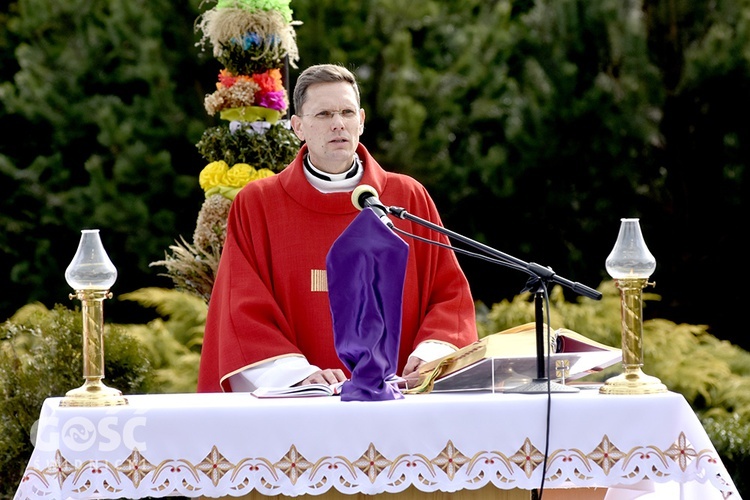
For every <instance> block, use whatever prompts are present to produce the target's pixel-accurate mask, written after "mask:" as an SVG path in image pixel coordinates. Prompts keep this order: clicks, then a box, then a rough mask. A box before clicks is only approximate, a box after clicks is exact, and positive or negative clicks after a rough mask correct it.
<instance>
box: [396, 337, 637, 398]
mask: <svg viewBox="0 0 750 500" xmlns="http://www.w3.org/2000/svg"><path fill="white" fill-rule="evenodd" d="M543 338H544V339H546V338H547V327H546V325H545V326H544V336H543ZM549 346H551V347H552V353H551V354H549V350H550V349H549V348H548V347H545V357H544V359H543V363H544V368H543V369H544V373H546V372H547V362H548V358H549V366H550V371H551V376H550V377H549V378H550V379H552V380H561V381H563V382H565V381H568V380H575V379H578V378H581V377H584V376H586V375H589V374H591V373H594V372H597V371H601V370H602V369H604V368H606V367H608V366H611V365H614V364H615V363H617V362H619V361H622V351H621V350H620V349H617V348H615V347H610V346H607V345H604V344H602V343H599V342H596V341H594V340H591V339H590V338H588V337H585V336H584V335H581V334H580V333H577V332H574V331H572V330H568V329H566V328H559V329H556V330H551V336H550V341H549ZM538 373H539V372H538V366H537V355H536V324H535V323H526V324H524V325H520V326H517V327H514V328H510V329H508V330H503V331H502V332H498V333H494V334H492V335H487V336H486V337H484V338H482V339H480V340H478V341H477V342H474V343H473V344H470V345H468V346H466V347H464V348H462V349H459V350H457V351H456V352H454V353H451V354H449V355H448V356H444V357H442V358H439V359H436V360H434V361H430V362H428V363H425V364H424V365H422V367H421V368H420V370H419V388H418V389H414V390H410V391H409V392H430V391H433V392H448V391H488V390H489V391H499V392H502V391H503V390H504V389H511V388H513V387H517V386H519V385H522V384H527V383H529V382H531V381H532V380H533V379H535V378H537V375H538Z"/></svg>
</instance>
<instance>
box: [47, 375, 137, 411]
mask: <svg viewBox="0 0 750 500" xmlns="http://www.w3.org/2000/svg"><path fill="white" fill-rule="evenodd" d="M127 404H128V400H127V399H126V398H125V397H123V395H122V392H120V391H118V390H117V389H113V388H112V387H107V386H106V385H104V384H103V383H102V382H101V381H100V380H95V381H94V380H87V381H86V382H85V383H84V384H83V385H82V386H81V387H79V388H77V389H71V390H69V391H68V392H67V393H65V397H64V398H63V399H62V401H60V406H71V407H81V406H123V405H127Z"/></svg>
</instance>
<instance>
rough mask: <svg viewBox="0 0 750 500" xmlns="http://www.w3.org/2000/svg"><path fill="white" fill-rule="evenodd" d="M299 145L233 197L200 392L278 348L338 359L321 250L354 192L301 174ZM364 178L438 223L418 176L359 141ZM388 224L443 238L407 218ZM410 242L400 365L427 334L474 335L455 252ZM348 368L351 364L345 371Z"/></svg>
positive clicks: (322, 361) (459, 342) (330, 361)
mask: <svg viewBox="0 0 750 500" xmlns="http://www.w3.org/2000/svg"><path fill="white" fill-rule="evenodd" d="M306 151H307V148H306V146H303V147H302V149H301V150H300V153H299V154H298V155H297V158H296V159H295V160H294V161H293V162H292V163H291V164H290V165H289V166H288V167H287V168H285V169H284V170H283V171H282V172H281V173H279V174H277V175H275V176H272V177H267V178H265V179H260V180H257V181H253V182H251V183H249V184H248V185H247V186H245V188H243V189H242V190H241V191H240V192H239V193H238V194H237V197H236V198H235V200H234V202H233V203H232V207H231V210H230V213H229V217H228V220H227V237H226V241H225V244H224V249H223V252H222V256H221V262H220V264H219V270H218V273H217V276H216V281H215V283H214V288H213V292H212V294H211V300H210V302H209V309H208V317H207V320H206V330H205V335H204V339H203V347H202V352H201V363H200V371H199V377H198V392H219V391H222V390H224V391H230V390H231V389H230V387H229V381H228V379H229V377H230V376H231V375H234V374H235V373H239V372H240V371H242V370H244V369H245V368H248V367H251V366H255V365H258V364H260V363H263V362H265V361H270V360H272V359H276V358H280V357H284V356H304V357H305V358H306V359H307V360H308V362H310V363H311V364H313V365H316V366H318V367H319V368H321V369H327V368H341V369H343V370H344V371H345V372H346V371H347V370H346V368H345V367H344V365H343V364H342V363H341V361H340V360H339V359H338V356H337V354H336V349H335V346H334V340H333V326H332V320H331V311H330V305H329V301H328V292H327V280H326V255H327V254H328V251H329V249H330V248H331V245H332V244H333V242H334V241H335V240H336V238H337V237H338V236H339V235H340V234H341V233H342V232H343V231H344V230H345V229H346V228H347V226H348V225H349V224H350V223H351V222H352V220H353V219H354V218H355V217H356V216H357V215H358V214H359V210H357V208H356V207H354V205H353V204H352V201H351V193H328V194H324V193H321V192H320V191H318V190H317V189H315V188H314V187H313V186H312V185H310V183H309V182H308V181H307V179H306V178H305V174H304V171H303V168H304V167H303V165H302V159H303V158H304V155H305V153H306ZM357 154H358V155H359V158H360V159H361V160H362V164H363V166H364V176H363V177H362V181H361V183H362V184H368V185H370V186H373V187H374V188H375V189H376V190H377V192H378V193H380V200H381V201H382V202H383V203H384V204H386V205H396V206H399V207H403V208H405V209H406V210H407V211H408V212H409V213H411V214H412V215H416V216H418V217H420V218H423V219H426V220H429V221H431V222H433V223H436V224H439V223H440V217H439V215H438V212H437V209H436V207H435V204H434V203H433V201H432V199H431V198H430V196H429V194H428V193H427V191H426V190H425V188H424V187H423V186H422V185H421V184H420V183H418V182H417V181H416V180H415V179H413V178H411V177H407V176H405V175H401V174H396V173H392V172H386V171H385V170H383V168H381V167H380V165H378V163H377V162H376V161H375V159H374V158H373V157H372V156H370V154H369V153H368V152H367V150H366V149H365V147H364V146H362V145H361V144H360V145H359V147H358V149H357ZM393 222H394V224H395V225H396V226H397V227H399V228H401V229H403V230H405V231H408V232H410V233H412V234H417V235H419V236H422V237H424V238H429V239H433V240H439V241H441V242H443V243H448V239H447V237H445V236H443V235H440V234H437V233H435V232H434V231H431V230H429V229H428V228H425V227H423V226H421V225H419V224H416V223H414V222H411V221H406V220H401V219H395V220H394V221H393ZM404 240H405V241H406V242H407V243H408V244H409V258H408V262H407V270H406V279H405V283H404V295H403V310H402V327H401V344H400V348H399V361H398V373H399V374H400V373H401V371H402V370H403V367H404V365H405V364H406V360H407V358H408V357H409V355H410V354H411V353H412V352H413V350H414V349H415V348H416V346H417V345H418V344H419V343H420V342H423V341H425V340H436V341H442V342H446V343H448V344H451V345H453V346H455V347H458V348H460V347H463V346H465V345H468V344H469V343H471V342H474V341H475V340H477V332H476V323H475V310H474V302H473V299H472V296H471V292H470V290H469V284H468V282H467V280H466V277H465V276H464V274H463V272H462V271H461V268H460V267H459V265H458V261H457V260H456V257H455V255H454V253H453V252H452V251H450V250H448V249H445V248H440V247H438V246H436V245H431V244H429V243H424V242H420V241H416V240H414V239H412V238H408V237H404ZM347 373H348V372H347Z"/></svg>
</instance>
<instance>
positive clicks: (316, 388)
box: [250, 382, 344, 399]
mask: <svg viewBox="0 0 750 500" xmlns="http://www.w3.org/2000/svg"><path fill="white" fill-rule="evenodd" d="M343 384H344V383H343V382H337V383H335V384H306V385H295V386H292V387H258V388H257V389H255V390H254V391H253V392H251V393H250V394H252V395H253V396H255V397H256V398H261V399H265V398H303V397H316V396H338V395H339V394H341V386H342V385H343Z"/></svg>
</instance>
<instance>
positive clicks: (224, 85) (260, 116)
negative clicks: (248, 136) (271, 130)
mask: <svg viewBox="0 0 750 500" xmlns="http://www.w3.org/2000/svg"><path fill="white" fill-rule="evenodd" d="M216 89H217V90H216V92H214V93H213V94H210V95H207V96H206V99H205V101H204V106H205V108H206V111H207V112H208V113H209V114H211V115H214V114H216V113H217V112H222V114H221V117H222V118H223V119H225V120H242V121H254V120H263V121H269V122H272V123H274V122H276V121H277V120H278V119H279V118H281V116H282V115H283V113H284V112H286V110H287V108H288V107H289V100H288V99H287V95H286V90H285V89H284V84H283V82H282V80H281V71H279V70H278V69H276V68H272V69H269V70H267V71H265V72H263V73H259V74H254V75H252V76H248V75H233V74H232V73H230V72H229V71H228V70H226V69H223V70H221V71H220V72H219V81H218V82H217V84H216ZM257 108H266V109H257Z"/></svg>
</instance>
